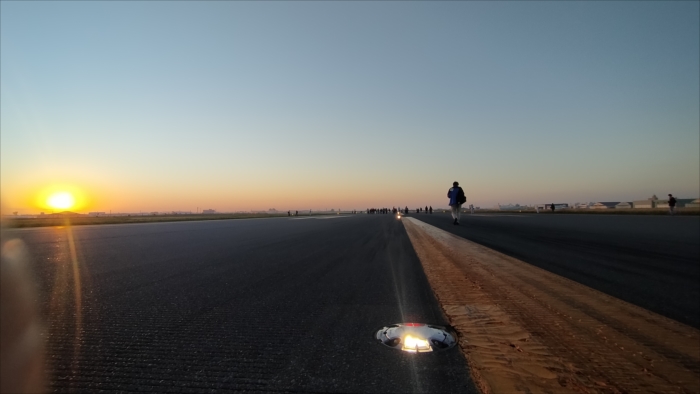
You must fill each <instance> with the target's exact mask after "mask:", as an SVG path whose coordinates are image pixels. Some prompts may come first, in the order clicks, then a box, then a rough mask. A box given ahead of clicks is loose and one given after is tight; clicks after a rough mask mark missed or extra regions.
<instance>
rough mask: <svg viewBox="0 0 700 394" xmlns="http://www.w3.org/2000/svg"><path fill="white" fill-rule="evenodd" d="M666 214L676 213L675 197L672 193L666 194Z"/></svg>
mask: <svg viewBox="0 0 700 394" xmlns="http://www.w3.org/2000/svg"><path fill="white" fill-rule="evenodd" d="M668 214H669V215H671V216H673V215H675V214H676V197H673V195H672V194H669V195H668Z"/></svg>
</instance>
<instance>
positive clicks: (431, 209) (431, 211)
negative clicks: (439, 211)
mask: <svg viewBox="0 0 700 394" xmlns="http://www.w3.org/2000/svg"><path fill="white" fill-rule="evenodd" d="M430 214H431V215H432V214H433V206H432V205H431V206H430Z"/></svg>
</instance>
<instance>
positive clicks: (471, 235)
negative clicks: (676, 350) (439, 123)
mask: <svg viewBox="0 0 700 394" xmlns="http://www.w3.org/2000/svg"><path fill="white" fill-rule="evenodd" d="M410 216H411V217H413V218H416V219H418V220H421V221H424V222H426V223H428V224H431V225H433V226H435V227H438V228H440V229H442V230H445V231H448V232H450V233H453V234H455V235H458V236H460V237H463V238H466V239H468V240H471V241H474V242H476V243H479V244H481V245H484V246H487V247H489V248H492V249H494V250H497V251H499V252H502V253H505V254H507V255H509V256H512V257H515V258H517V259H520V260H522V261H525V262H527V263H529V264H532V265H535V266H537V267H540V268H543V269H545V270H547V271H550V272H553V273H555V274H558V275H561V276H563V277H565V278H568V279H571V280H574V281H576V282H578V283H581V284H584V285H586V286H589V287H592V288H594V289H596V290H598V291H602V292H603V293H606V294H609V295H612V296H614V297H617V298H620V299H622V300H625V301H627V302H630V303H632V304H635V305H638V306H640V307H642V308H645V309H649V310H651V311H653V312H656V313H658V314H660V315H663V316H667V317H670V318H672V319H674V320H677V321H679V322H682V323H685V324H688V325H691V326H693V327H695V328H700V217H698V216H675V217H667V216H642V215H639V216H627V215H625V216H617V215H552V214H539V215H537V214H522V215H520V214H519V215H501V214H492V215H469V214H462V220H461V225H459V226H454V225H452V219H451V217H450V215H449V214H443V213H439V214H438V213H436V214H433V215H429V214H411V215H410Z"/></svg>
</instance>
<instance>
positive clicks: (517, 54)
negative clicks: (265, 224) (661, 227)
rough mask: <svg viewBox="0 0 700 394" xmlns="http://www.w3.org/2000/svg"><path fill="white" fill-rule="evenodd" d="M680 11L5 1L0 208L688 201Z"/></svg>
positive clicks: (691, 6) (651, 6)
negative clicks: (49, 200) (56, 189)
mask: <svg viewBox="0 0 700 394" xmlns="http://www.w3.org/2000/svg"><path fill="white" fill-rule="evenodd" d="M699 4H700V3H698V2H693V1H688V2H681V1H677V2H650V1H648V2H647V1H645V2H631V1H621V2H607V1H605V2H603V1H601V2H593V1H581V2H552V1H546V2H537V1H526V2H476V1H465V2H381V3H375V2H335V1H327V2H213V1H212V2H166V1H162V2H160V1H152V2H145V1H144V2H137V1H124V2H116V1H115V2H82V1H78V2H69V1H61V2H39V1H34V2H21V1H17V2H8V1H2V3H0V7H1V12H2V14H1V17H2V19H1V24H0V28H1V31H0V33H1V34H0V37H1V38H0V39H1V47H0V51H1V53H0V55H1V56H0V66H1V68H0V83H1V85H0V89H1V91H0V95H1V97H0V98H1V103H0V110H1V111H2V112H1V114H2V117H1V123H0V131H1V143H2V145H1V146H0V149H1V151H0V152H1V154H2V155H1V163H0V164H1V165H2V166H1V168H0V175H1V176H2V177H1V178H0V185H1V186H2V198H3V205H4V206H5V207H6V208H10V209H13V210H14V209H20V210H23V211H32V210H33V208H32V206H31V204H30V203H29V202H28V201H29V200H30V196H31V195H32V193H35V191H36V190H38V189H40V188H41V187H44V186H45V185H47V184H51V183H56V184H63V183H67V184H76V185H78V186H80V187H82V188H84V189H86V192H87V193H92V194H93V195H94V196H93V201H92V203H91V207H90V208H91V209H97V210H109V209H114V210H132V211H134V210H140V209H143V210H172V209H183V210H194V209H195V207H197V206H198V207H200V208H202V207H205V208H215V209H219V210H238V209H264V208H265V209H266V208H270V207H275V208H278V209H289V208H292V209H294V208H296V209H302V208H307V207H308V208H325V207H328V208H330V207H340V208H360V209H364V208H365V207H367V206H387V205H388V206H393V205H397V204H402V205H409V206H411V205H418V204H420V205H426V204H427V205H433V206H445V205H447V199H446V198H445V196H444V195H445V193H446V191H447V189H448V188H449V186H450V185H451V183H452V181H454V180H458V181H460V183H461V184H462V185H463V186H464V188H465V191H466V192H467V196H468V197H469V202H470V203H474V204H476V205H481V206H491V205H493V204H496V203H498V202H500V203H509V202H512V203H521V204H529V203H543V202H569V203H571V202H577V201H621V200H634V199H642V198H646V197H649V196H650V195H651V194H654V193H656V194H658V195H660V196H661V195H665V194H667V193H669V192H670V193H674V194H675V195H678V196H680V197H688V198H691V197H692V198H696V197H700V115H699V108H700V42H699V37H700V28H699V21H700V8H699Z"/></svg>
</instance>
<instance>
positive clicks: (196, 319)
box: [6, 215, 476, 393]
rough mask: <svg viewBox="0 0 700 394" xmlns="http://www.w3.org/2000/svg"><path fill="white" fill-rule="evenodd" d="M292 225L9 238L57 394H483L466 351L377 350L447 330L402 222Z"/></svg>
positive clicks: (51, 231)
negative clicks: (385, 341)
mask: <svg viewBox="0 0 700 394" xmlns="http://www.w3.org/2000/svg"><path fill="white" fill-rule="evenodd" d="M293 219H294V218H278V219H260V220H230V221H206V222H179V223H178V222H174V223H155V224H146V225H142V224H137V225H112V226H84V227H80V226H78V227H73V228H72V232H71V231H69V230H68V229H67V228H43V229H32V230H21V231H10V232H8V234H6V235H9V236H16V237H19V238H21V239H23V240H24V241H25V243H26V244H27V246H28V248H29V250H30V254H31V257H32V267H33V271H34V275H35V276H36V279H37V284H38V295H39V296H38V299H39V302H40V304H41V309H42V313H43V316H44V321H45V323H46V327H47V359H48V364H47V371H48V380H49V384H50V386H49V389H50V391H53V392H68V391H80V392H95V391H99V390H118V391H152V392H188V393H189V392H211V391H213V390H215V391H217V392H220V391H265V392H275V391H277V392H382V393H386V392H466V393H473V392H476V389H475V387H474V385H473V383H472V381H471V379H470V376H469V373H468V368H467V365H466V361H465V359H464V357H463V356H462V354H461V353H460V352H459V350H458V349H457V348H452V349H449V350H445V351H443V352H436V353H430V354H408V353H405V352H401V351H398V350H394V349H390V348H387V347H384V346H382V345H380V344H378V343H377V342H376V341H375V339H374V334H375V333H376V331H377V330H378V329H380V328H381V327H383V326H385V325H389V324H393V323H399V322H425V323H432V324H440V325H442V324H445V323H446V321H445V318H444V316H443V314H442V312H441V310H440V308H439V306H438V304H437V302H436V300H435V298H434V296H433V293H432V290H431V289H430V287H429V285H428V283H427V281H426V277H425V274H424V273H423V271H422V268H421V266H420V262H419V261H418V260H417V257H416V255H415V252H414V251H413V249H412V247H411V244H410V242H409V240H408V238H407V235H406V232H405V229H404V227H403V225H402V224H401V223H400V222H399V221H398V220H396V219H395V218H394V217H393V216H392V215H372V216H366V215H356V216H351V217H343V219H342V220H293ZM71 239H73V240H74V246H75V257H76V262H77V267H78V272H79V274H80V275H79V276H80V283H81V285H80V291H79V292H76V291H75V289H76V286H75V284H76V279H77V278H76V277H75V275H74V274H73V262H72V260H73V259H72V257H71V255H72V252H71V247H70V240H71ZM76 304H80V307H79V308H76Z"/></svg>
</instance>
